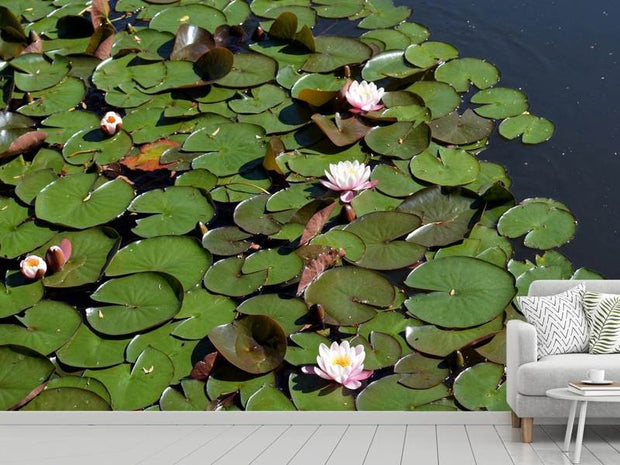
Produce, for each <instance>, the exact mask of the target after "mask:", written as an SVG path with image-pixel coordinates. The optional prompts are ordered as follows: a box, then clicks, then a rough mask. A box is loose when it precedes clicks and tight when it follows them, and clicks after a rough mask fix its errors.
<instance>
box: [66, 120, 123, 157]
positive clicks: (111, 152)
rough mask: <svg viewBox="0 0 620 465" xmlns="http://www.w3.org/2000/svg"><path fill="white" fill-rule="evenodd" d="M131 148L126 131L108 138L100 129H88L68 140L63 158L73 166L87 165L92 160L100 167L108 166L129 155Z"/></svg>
mask: <svg viewBox="0 0 620 465" xmlns="http://www.w3.org/2000/svg"><path fill="white" fill-rule="evenodd" d="M131 146H132V142H131V137H129V135H128V134H127V133H126V132H125V131H119V132H117V133H116V134H115V135H114V136H113V137H108V136H106V135H105V134H104V133H103V131H102V130H101V129H99V128H98V127H97V128H87V129H83V130H81V131H79V132H76V133H75V134H74V135H73V136H72V137H71V138H70V139H69V140H67V142H66V143H65V145H64V147H63V149H62V156H63V157H64V158H65V160H66V161H67V163H71V164H72V165H85V164H87V163H90V162H91V161H92V160H94V161H95V162H96V163H97V164H98V165H108V164H110V163H115V162H117V161H119V160H120V159H121V158H123V157H124V156H125V155H127V154H128V153H129V151H130V150H131Z"/></svg>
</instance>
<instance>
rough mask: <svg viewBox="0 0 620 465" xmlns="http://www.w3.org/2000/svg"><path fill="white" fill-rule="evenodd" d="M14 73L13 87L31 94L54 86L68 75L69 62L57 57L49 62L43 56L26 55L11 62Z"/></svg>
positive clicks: (35, 54) (59, 56)
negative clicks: (16, 71)
mask: <svg viewBox="0 0 620 465" xmlns="http://www.w3.org/2000/svg"><path fill="white" fill-rule="evenodd" d="M11 66H12V67H13V68H15V69H17V70H19V71H20V72H18V73H15V75H14V79H15V85H16V86H17V87H18V88H19V89H20V90H22V91H24V92H32V91H37V90H43V89H47V88H48V87H52V86H55V85H56V84H58V83H59V82H60V81H62V80H63V78H64V77H65V76H66V75H67V74H68V73H69V69H70V68H71V66H70V64H69V60H68V59H67V58H65V57H63V56H61V55H57V56H56V57H55V58H54V60H53V61H52V60H50V59H49V58H47V57H46V56H45V55H43V54H38V53H26V54H23V55H20V56H19V57H17V58H15V59H14V60H11Z"/></svg>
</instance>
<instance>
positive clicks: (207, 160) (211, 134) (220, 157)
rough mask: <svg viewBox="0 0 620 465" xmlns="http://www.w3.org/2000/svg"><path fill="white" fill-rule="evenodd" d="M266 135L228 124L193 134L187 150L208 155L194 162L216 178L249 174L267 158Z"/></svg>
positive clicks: (245, 125) (258, 129) (253, 128)
mask: <svg viewBox="0 0 620 465" xmlns="http://www.w3.org/2000/svg"><path fill="white" fill-rule="evenodd" d="M264 135H265V131H264V129H263V128H261V127H260V126H257V125H255V124H249V123H224V124H215V125H210V126H208V127H205V128H202V129H200V130H198V131H196V132H194V133H193V134H191V135H190V136H189V137H188V138H187V140H186V141H185V144H183V150H186V151H201V152H207V153H205V154H204V155H201V156H199V157H198V158H196V159H195V160H194V161H193V162H192V167H193V168H204V169H207V170H209V171H210V172H212V173H213V174H215V175H216V176H227V175H231V174H236V173H238V172H239V171H243V170H248V169H250V168H252V167H253V166H255V165H256V164H258V162H259V161H260V160H262V158H263V156H264V155H265V140H264Z"/></svg>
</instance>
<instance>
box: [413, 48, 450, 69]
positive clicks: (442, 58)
mask: <svg viewBox="0 0 620 465" xmlns="http://www.w3.org/2000/svg"><path fill="white" fill-rule="evenodd" d="M458 56H459V52H458V50H457V49H456V48H454V47H453V46H452V45H450V44H446V43H445V42H424V43H422V44H413V45H410V46H409V47H407V50H405V59H406V60H407V61H408V62H409V63H411V64H412V65H414V66H419V67H420V68H430V67H431V66H435V65H437V64H441V63H444V62H446V61H448V60H452V59H454V58H456V57H458Z"/></svg>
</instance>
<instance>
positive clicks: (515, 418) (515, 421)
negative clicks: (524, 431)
mask: <svg viewBox="0 0 620 465" xmlns="http://www.w3.org/2000/svg"><path fill="white" fill-rule="evenodd" d="M510 413H511V417H512V427H513V428H520V427H521V418H519V417H518V416H517V414H516V413H514V412H510Z"/></svg>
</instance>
